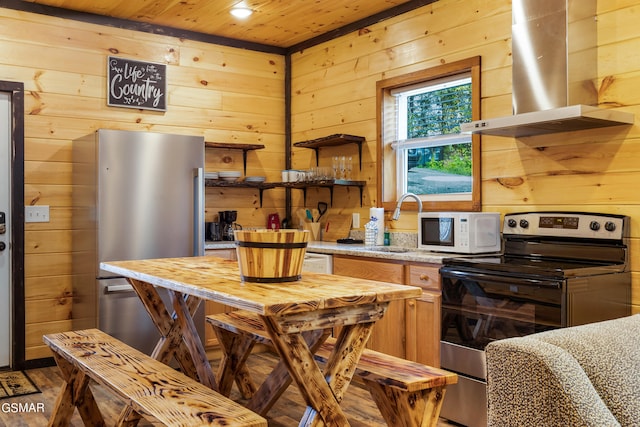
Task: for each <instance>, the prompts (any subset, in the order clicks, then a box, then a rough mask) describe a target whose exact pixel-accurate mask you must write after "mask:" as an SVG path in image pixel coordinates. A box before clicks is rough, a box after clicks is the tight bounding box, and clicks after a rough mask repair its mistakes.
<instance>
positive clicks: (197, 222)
mask: <svg viewBox="0 0 640 427" xmlns="http://www.w3.org/2000/svg"><path fill="white" fill-rule="evenodd" d="M73 157H74V165H73V166H74V190H73V192H74V209H75V212H74V217H73V218H74V222H76V223H77V226H76V227H74V228H80V229H83V228H84V229H85V231H86V232H85V233H83V232H82V231H78V232H77V233H76V237H74V254H75V256H74V270H77V271H78V273H79V275H78V277H83V273H84V271H83V270H93V274H92V276H93V280H91V281H90V282H89V280H85V281H83V280H80V279H79V280H76V284H75V289H74V298H75V302H74V323H78V324H82V325H87V324H88V323H90V321H87V320H88V319H90V318H91V316H92V313H91V311H92V310H91V305H93V306H94V307H93V308H94V310H93V316H94V319H95V318H97V323H98V324H97V326H98V328H100V329H101V330H103V331H105V332H107V333H108V334H110V335H112V336H114V337H116V338H118V339H120V340H122V341H124V342H125V343H127V344H129V345H131V346H133V347H136V348H138V349H140V350H141V351H143V352H145V353H147V354H150V353H151V352H152V350H153V348H154V345H155V343H156V342H157V340H158V338H159V334H158V332H157V329H156V328H155V326H154V325H153V323H152V322H151V319H150V317H149V315H148V314H147V312H146V311H145V309H144V307H143V305H142V303H141V302H140V300H139V299H138V297H137V296H136V294H135V292H134V291H133V289H132V288H131V286H130V285H129V284H128V282H127V281H126V280H125V279H124V278H122V277H115V276H113V275H112V274H111V273H108V272H106V271H103V270H100V262H103V261H117V260H133V259H147V258H168V257H184V256H193V255H202V254H203V253H204V218H203V216H204V172H203V169H204V138H203V137H200V136H185V135H169V134H160V133H150V132H131V131H120V130H109V129H100V130H98V131H96V132H95V133H93V134H91V135H88V136H87V137H85V138H80V139H78V140H75V141H73ZM76 243H77V245H76ZM76 260H78V263H77V264H76V263H75V261H76ZM82 260H84V262H83V261H82ZM84 264H91V265H92V267H90V268H88V267H86V266H85V265H84ZM84 277H86V278H87V279H90V277H87V275H84ZM89 286H93V287H94V289H95V295H94V296H92V293H93V292H92V290H91V289H89ZM159 291H160V290H159ZM163 292H164V291H163ZM162 296H163V299H164V300H165V301H168V295H166V294H162ZM169 307H171V305H170V304H169ZM95 310H97V317H95ZM203 313H204V303H203V304H201V307H200V308H199V310H198V312H197V314H196V319H195V320H196V325H198V327H199V328H201V329H200V330H199V332H200V336H201V338H204V332H203V330H204V314H203ZM83 319H84V320H83Z"/></svg>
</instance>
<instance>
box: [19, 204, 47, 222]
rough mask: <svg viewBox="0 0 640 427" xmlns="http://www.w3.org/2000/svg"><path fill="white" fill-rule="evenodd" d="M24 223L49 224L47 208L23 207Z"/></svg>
mask: <svg viewBox="0 0 640 427" xmlns="http://www.w3.org/2000/svg"><path fill="white" fill-rule="evenodd" d="M24 222H49V206H25V207H24Z"/></svg>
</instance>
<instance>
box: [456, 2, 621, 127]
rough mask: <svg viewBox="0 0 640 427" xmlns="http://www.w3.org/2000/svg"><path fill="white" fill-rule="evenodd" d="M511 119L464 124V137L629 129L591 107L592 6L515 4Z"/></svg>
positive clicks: (610, 113) (617, 115)
mask: <svg viewBox="0 0 640 427" xmlns="http://www.w3.org/2000/svg"><path fill="white" fill-rule="evenodd" d="M512 9H513V11H512V14H513V19H512V50H513V65H512V78H513V113H514V115H513V116H509V117H501V118H496V119H483V120H477V121H473V122H471V123H463V124H462V126H461V128H462V131H463V132H472V133H480V134H486V135H500V136H511V137H524V136H533V135H542V134H547V133H557V132H568V131H575V130H583V129H592V128H600V127H607V126H619V125H630V124H633V122H634V117H633V114H631V113H625V112H620V111H614V110H609V109H603V108H598V107H595V105H597V104H598V93H597V89H596V88H595V87H594V82H595V81H596V79H597V76H598V67H597V62H598V57H597V55H598V52H597V39H596V38H597V33H596V30H597V28H596V0H579V1H573V0H513V2H512Z"/></svg>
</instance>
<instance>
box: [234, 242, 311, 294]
mask: <svg viewBox="0 0 640 427" xmlns="http://www.w3.org/2000/svg"><path fill="white" fill-rule="evenodd" d="M309 234H310V233H309V231H299V230H277V231H274V230H266V229H265V230H254V231H248V230H236V231H235V237H236V245H237V246H236V252H237V254H238V265H239V266H240V276H241V277H242V280H244V281H246V282H260V283H276V282H293V281H296V280H300V278H301V277H302V263H303V261H304V254H305V252H306V251H307V242H308V241H309Z"/></svg>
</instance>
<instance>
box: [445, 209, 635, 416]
mask: <svg viewBox="0 0 640 427" xmlns="http://www.w3.org/2000/svg"><path fill="white" fill-rule="evenodd" d="M628 236H629V218H628V217H626V216H621V215H609V214H597V213H579V212H526V213H514V214H507V215H505V217H504V221H503V227H502V237H503V244H504V249H503V253H502V255H500V256H487V257H474V258H451V259H447V260H444V262H443V266H442V268H441V269H440V275H441V278H442V319H441V320H442V334H441V364H442V368H443V369H447V370H450V371H454V372H456V373H458V374H459V383H458V384H456V385H455V386H451V387H449V388H447V396H446V399H445V401H444V406H443V408H442V412H441V416H442V417H444V418H447V419H449V420H451V421H454V422H457V423H460V424H462V425H466V426H470V427H476V426H478V427H480V426H486V424H487V399H486V362H485V355H484V348H485V346H486V345H487V344H488V343H490V342H491V341H494V340H499V339H502V338H509V337H517V336H524V335H528V334H532V333H535V332H541V331H546V330H550V329H555V328H563V327H567V326H575V325H580V324H584V323H591V322H597V321H601V320H607V319H612V318H616V317H622V316H627V315H629V314H630V306H631V275H630V272H629V268H628V259H629V250H628V241H627V240H628Z"/></svg>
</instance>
